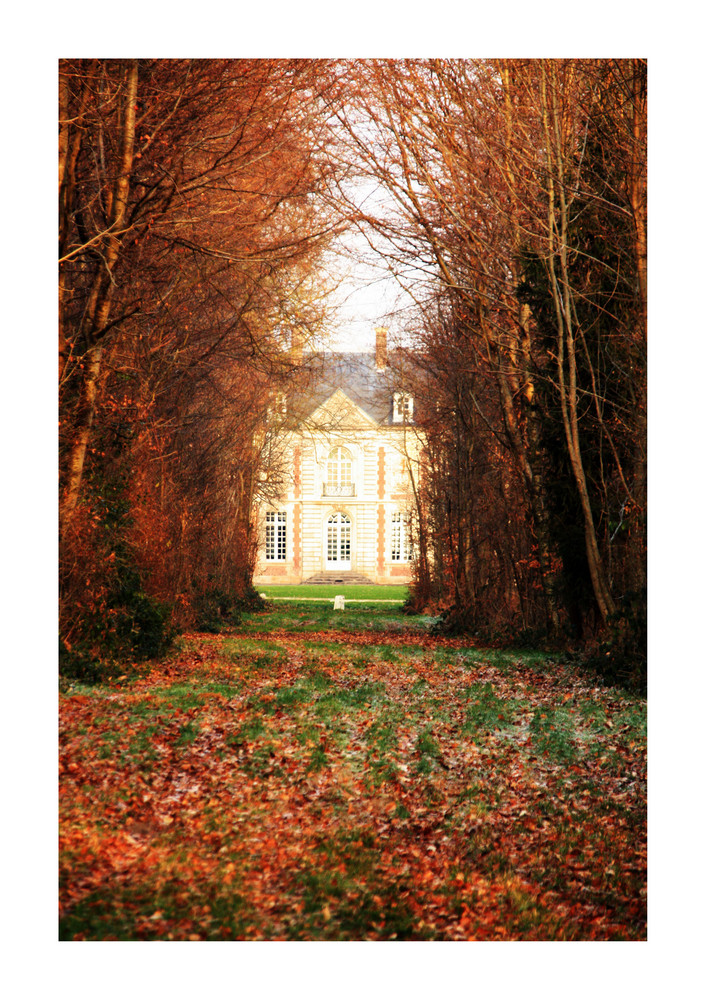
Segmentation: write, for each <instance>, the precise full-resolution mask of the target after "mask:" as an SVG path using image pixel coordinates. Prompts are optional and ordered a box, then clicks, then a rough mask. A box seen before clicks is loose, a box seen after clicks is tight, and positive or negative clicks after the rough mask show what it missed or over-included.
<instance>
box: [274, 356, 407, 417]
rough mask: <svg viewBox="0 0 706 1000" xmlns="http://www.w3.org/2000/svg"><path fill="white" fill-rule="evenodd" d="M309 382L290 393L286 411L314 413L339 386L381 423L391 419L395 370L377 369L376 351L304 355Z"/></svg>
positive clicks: (305, 414) (306, 414) (293, 414)
mask: <svg viewBox="0 0 706 1000" xmlns="http://www.w3.org/2000/svg"><path fill="white" fill-rule="evenodd" d="M304 367H305V369H306V371H307V372H308V377H307V383H308V384H307V385H306V387H301V388H300V389H298V390H297V391H295V392H293V393H292V394H289V395H288V399H287V411H288V413H290V414H291V415H292V416H294V417H298V418H299V419H304V418H305V417H309V416H311V414H312V413H313V412H314V410H316V409H317V407H319V406H321V404H322V403H324V402H326V400H327V399H329V398H330V397H331V396H332V395H333V394H334V392H335V391H336V390H337V389H341V390H343V392H345V394H346V396H348V398H349V399H350V400H352V401H353V402H354V403H355V404H356V405H357V406H359V407H360V408H361V410H363V412H364V413H366V414H367V415H368V416H369V417H371V418H372V419H373V420H375V421H376V422H377V423H380V424H387V423H390V422H391V421H392V393H393V390H394V383H393V374H392V370H391V369H390V368H389V367H387V368H385V369H384V370H383V371H378V370H377V368H376V367H375V354H374V353H370V354H360V353H354V352H350V353H346V352H338V351H336V352H333V351H326V352H322V353H320V354H316V355H305V356H304Z"/></svg>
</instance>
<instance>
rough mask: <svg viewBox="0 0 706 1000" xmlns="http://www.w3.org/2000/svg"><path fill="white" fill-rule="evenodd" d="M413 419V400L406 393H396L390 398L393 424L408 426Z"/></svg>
mask: <svg viewBox="0 0 706 1000" xmlns="http://www.w3.org/2000/svg"><path fill="white" fill-rule="evenodd" d="M413 417H414V399H413V398H412V397H411V396H410V395H409V394H408V393H406V392H396V393H395V394H394V395H393V397H392V422H393V424H409V423H411V422H412V419H413Z"/></svg>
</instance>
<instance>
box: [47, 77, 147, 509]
mask: <svg viewBox="0 0 706 1000" xmlns="http://www.w3.org/2000/svg"><path fill="white" fill-rule="evenodd" d="M136 100H137V60H131V62H130V63H129V65H128V68H127V80H126V88H125V96H124V108H123V130H122V136H121V157H120V165H119V169H118V172H117V175H116V178H115V185H114V190H113V197H112V206H111V219H110V226H109V233H108V236H107V241H106V242H107V246H106V249H105V253H104V255H103V266H102V267H101V268H99V270H98V271H97V272H96V275H95V278H94V281H93V287H92V289H91V294H90V296H89V300H88V305H87V310H86V313H87V332H86V339H87V342H88V345H89V349H88V351H87V353H86V355H85V356H84V368H83V384H82V387H81V398H80V402H79V406H78V414H77V426H76V429H75V437H74V441H73V444H72V448H71V453H70V456H69V461H68V477H67V485H66V491H65V495H64V501H63V504H62V511H61V513H62V520H63V524H64V525H66V523H67V522H68V521H69V520H70V518H71V516H72V514H73V512H74V510H75V509H76V505H77V503H78V499H79V496H80V493H81V483H82V480H83V469H84V465H85V460H86V451H87V449H88V442H89V440H90V436H91V427H92V424H93V416H94V413H95V408H96V400H97V396H98V393H97V389H98V380H99V377H100V370H101V361H102V357H103V350H102V346H101V343H100V338H101V336H102V333H103V330H104V328H105V326H106V325H107V322H108V317H109V315H110V304H111V300H112V297H113V289H114V287H115V285H114V281H113V275H112V271H113V268H114V266H115V264H116V262H117V259H118V255H119V252H120V246H121V242H122V241H121V238H120V233H119V230H120V229H121V227H122V225H123V224H124V221H125V215H126V208H127V200H128V194H129V190H130V171H131V170H132V159H133V149H134V143H135V104H136Z"/></svg>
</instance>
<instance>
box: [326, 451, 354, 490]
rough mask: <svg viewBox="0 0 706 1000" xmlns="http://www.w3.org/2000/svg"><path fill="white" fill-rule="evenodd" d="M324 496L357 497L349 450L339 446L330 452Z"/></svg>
mask: <svg viewBox="0 0 706 1000" xmlns="http://www.w3.org/2000/svg"><path fill="white" fill-rule="evenodd" d="M324 496H329V497H334V496H337V497H352V496H355V486H354V483H353V459H352V458H351V453H350V452H349V451H348V449H347V448H342V447H341V446H340V445H338V446H337V447H336V448H332V449H331V451H330V452H329V456H328V462H327V464H326V486H325V489H324Z"/></svg>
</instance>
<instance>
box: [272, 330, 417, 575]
mask: <svg viewBox="0 0 706 1000" xmlns="http://www.w3.org/2000/svg"><path fill="white" fill-rule="evenodd" d="M375 334H376V344H375V352H374V353H370V354H365V353H338V352H336V353H333V352H326V353H323V354H319V355H316V356H309V357H308V358H306V360H305V361H304V362H303V368H305V369H306V370H307V373H308V376H307V377H308V378H309V384H308V386H307V388H306V389H305V390H299V391H298V392H294V393H292V394H291V396H290V395H289V394H288V397H287V398H284V397H282V396H281V397H280V398H279V400H278V403H277V407H276V416H277V418H278V419H279V421H280V424H279V429H278V433H277V437H278V439H279V445H280V453H281V456H282V461H281V472H282V473H283V474H281V475H280V477H279V479H278V487H277V495H276V496H273V495H271V491H270V495H268V496H263V497H262V498H261V499H260V502H259V504H258V519H259V524H258V531H259V535H258V537H259V551H258V558H257V565H256V568H255V575H254V583H255V585H256V586H257V587H258V588H260V589H266V588H267V584H268V583H270V584H272V583H289V584H292V583H309V582H311V583H314V582H341V583H363V582H369V583H378V584H394V583H407V582H409V581H410V579H411V567H412V560H413V558H414V550H413V537H412V525H413V517H414V510H415V502H414V487H415V485H416V484H418V482H419V460H420V454H421V448H422V441H421V437H420V434H419V432H418V429H417V427H416V424H415V420H414V410H415V400H414V399H413V398H412V396H411V395H410V394H409V393H408V392H405V391H403V390H402V389H401V388H400V384H399V376H398V375H397V374H396V372H398V371H399V369H397V368H396V367H395V365H394V364H390V363H389V361H388V345H387V331H386V330H384V329H381V328H380V329H377V330H376V331H375ZM297 350H299V352H300V355H299V356H300V357H301V347H299V348H297V344H296V343H295V341H294V340H293V344H292V352H293V354H295V355H296V352H297ZM390 360H393V358H392V357H391V358H390ZM264 492H265V491H263V493H264Z"/></svg>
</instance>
